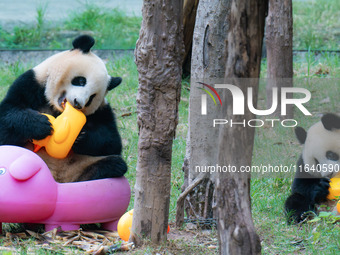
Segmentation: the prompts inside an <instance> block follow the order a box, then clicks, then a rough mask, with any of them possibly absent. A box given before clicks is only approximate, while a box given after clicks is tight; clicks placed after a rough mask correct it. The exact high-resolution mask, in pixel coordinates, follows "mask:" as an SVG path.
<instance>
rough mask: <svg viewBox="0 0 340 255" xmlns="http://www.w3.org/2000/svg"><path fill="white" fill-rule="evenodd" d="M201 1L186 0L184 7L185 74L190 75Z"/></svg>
mask: <svg viewBox="0 0 340 255" xmlns="http://www.w3.org/2000/svg"><path fill="white" fill-rule="evenodd" d="M198 2H199V0H184V6H183V27H184V29H183V34H184V47H185V54H184V61H183V72H184V74H190V68H191V53H192V36H193V34H194V27H195V21H196V13H197V6H198Z"/></svg>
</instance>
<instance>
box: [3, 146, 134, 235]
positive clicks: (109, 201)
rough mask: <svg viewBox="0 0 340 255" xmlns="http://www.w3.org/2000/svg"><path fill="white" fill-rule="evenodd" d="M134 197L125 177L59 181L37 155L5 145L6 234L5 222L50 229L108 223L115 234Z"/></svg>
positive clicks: (106, 226)
mask: <svg viewBox="0 0 340 255" xmlns="http://www.w3.org/2000/svg"><path fill="white" fill-rule="evenodd" d="M130 195H131V191H130V185H129V183H128V181H127V179H126V178H125V177H120V178H109V179H101V180H93V181H86V182H73V183H57V182H55V180H54V179H53V177H52V175H51V173H50V171H49V169H48V167H47V165H46V164H45V162H44V161H43V160H42V159H41V158H40V157H39V156H38V155H36V154H35V153H34V152H32V151H30V150H27V149H24V148H21V147H16V146H0V233H1V232H2V229H1V223H2V222H11V223H42V224H45V230H46V231H49V230H52V229H53V228H55V227H61V229H62V230H76V229H78V228H79V225H80V224H89V223H104V224H103V225H102V226H103V228H104V229H108V230H112V231H115V230H117V223H118V220H119V218H120V217H121V216H122V215H123V214H124V212H125V211H126V209H127V207H128V205H129V202H130Z"/></svg>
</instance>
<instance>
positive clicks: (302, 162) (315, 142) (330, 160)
mask: <svg viewBox="0 0 340 255" xmlns="http://www.w3.org/2000/svg"><path fill="white" fill-rule="evenodd" d="M295 133H296V136H297V139H298V140H299V142H300V143H301V144H303V151H302V154H301V156H300V159H299V160H298V162H297V167H296V173H295V177H294V181H293V183H292V193H291V195H290V196H289V197H288V198H287V200H286V202H285V211H286V213H287V216H288V221H289V222H295V223H298V222H301V221H303V220H304V219H305V218H306V217H307V215H306V213H307V212H309V211H314V212H317V210H318V205H319V204H322V203H325V202H327V203H328V201H327V195H328V194H329V190H328V189H329V181H330V178H332V177H334V176H336V177H338V176H339V170H340V117H339V116H338V115H336V114H325V115H323V116H322V118H321V121H320V122H318V123H316V124H314V125H313V126H312V127H311V128H310V129H309V130H308V132H306V131H305V130H304V129H303V128H301V127H297V128H296V129H295Z"/></svg>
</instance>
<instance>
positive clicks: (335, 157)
mask: <svg viewBox="0 0 340 255" xmlns="http://www.w3.org/2000/svg"><path fill="white" fill-rule="evenodd" d="M326 158H327V159H329V160H333V161H338V160H339V154H337V153H335V152H333V151H327V152H326Z"/></svg>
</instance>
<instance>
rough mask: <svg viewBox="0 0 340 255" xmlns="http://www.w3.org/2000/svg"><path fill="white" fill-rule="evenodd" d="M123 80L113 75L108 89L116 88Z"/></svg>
mask: <svg viewBox="0 0 340 255" xmlns="http://www.w3.org/2000/svg"><path fill="white" fill-rule="evenodd" d="M121 82H122V78H120V77H111V79H110V82H109V85H108V86H107V90H111V89H114V88H115V87H117V86H118V85H119V84H120V83H121Z"/></svg>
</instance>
